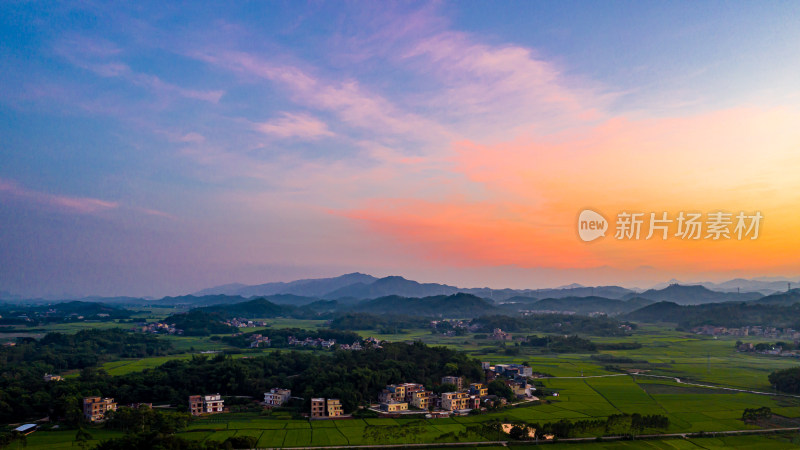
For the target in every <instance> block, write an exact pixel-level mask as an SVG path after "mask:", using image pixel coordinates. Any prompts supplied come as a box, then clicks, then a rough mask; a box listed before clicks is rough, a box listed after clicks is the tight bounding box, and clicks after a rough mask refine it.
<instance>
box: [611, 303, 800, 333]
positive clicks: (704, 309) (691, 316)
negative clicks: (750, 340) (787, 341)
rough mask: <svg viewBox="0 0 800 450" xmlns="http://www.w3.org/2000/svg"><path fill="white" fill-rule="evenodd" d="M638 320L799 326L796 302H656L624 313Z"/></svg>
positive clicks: (689, 324)
mask: <svg viewBox="0 0 800 450" xmlns="http://www.w3.org/2000/svg"><path fill="white" fill-rule="evenodd" d="M624 317H625V318H626V319H627V320H633V321H641V322H649V323H656V322H665V323H676V324H678V325H679V326H680V327H681V328H682V329H690V328H693V327H696V326H701V325H714V326H722V327H743V326H749V325H759V326H771V327H777V328H784V327H790V328H800V303H795V304H793V305H791V306H781V305H773V304H761V303H739V302H724V303H708V304H705V305H683V306H682V305H678V304H676V303H672V302H659V303H655V304H652V305H649V306H645V307H644V308H642V309H639V310H636V311H634V312H632V313H629V314H627V315H625V316H624Z"/></svg>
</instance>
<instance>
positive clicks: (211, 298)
mask: <svg viewBox="0 0 800 450" xmlns="http://www.w3.org/2000/svg"><path fill="white" fill-rule="evenodd" d="M244 301H247V298H245V297H242V296H241V295H223V294H217V295H201V296H195V295H181V296H179V297H164V298H162V299H161V300H153V301H152V302H150V304H152V305H157V306H193V307H197V306H208V305H223V304H233V303H241V302H244Z"/></svg>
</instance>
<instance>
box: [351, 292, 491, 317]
mask: <svg viewBox="0 0 800 450" xmlns="http://www.w3.org/2000/svg"><path fill="white" fill-rule="evenodd" d="M351 309H352V310H353V311H357V312H365V313H373V314H408V315H415V316H434V317H440V316H441V317H464V318H467V317H476V316H480V315H484V314H489V313H494V312H496V311H497V309H496V308H495V307H494V306H493V305H492V304H491V303H489V302H487V301H486V300H484V299H482V298H480V297H476V296H474V295H471V294H462V293H459V294H453V295H437V296H432V297H424V298H407V297H400V296H397V295H392V296H388V297H380V298H376V299H373V300H365V301H363V302H361V303H358V304H356V305H355V306H353V307H352V308H351Z"/></svg>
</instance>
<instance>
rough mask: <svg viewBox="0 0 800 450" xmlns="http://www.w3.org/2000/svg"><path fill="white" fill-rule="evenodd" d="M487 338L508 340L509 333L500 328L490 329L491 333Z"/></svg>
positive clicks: (509, 337) (509, 338)
mask: <svg viewBox="0 0 800 450" xmlns="http://www.w3.org/2000/svg"><path fill="white" fill-rule="evenodd" d="M489 339H493V340H495V341H510V340H511V334H509V333H506V332H505V331H503V330H501V329H500V328H495V329H494V330H492V334H490V335H489Z"/></svg>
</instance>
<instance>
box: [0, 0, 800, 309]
mask: <svg viewBox="0 0 800 450" xmlns="http://www.w3.org/2000/svg"><path fill="white" fill-rule="evenodd" d="M798 55H800V4H799V3H797V2H772V1H770V2H708V1H698V2H657V1H636V2H634V1H609V2H589V1H580V2H571V1H563V2H549V1H520V2H514V1H507V2H478V1H458V2H419V3H417V2H397V3H395V2H369V1H354V2H318V1H312V2H300V1H286V2H281V1H263V2H262V1H259V2H244V1H242V2H229V3H225V4H222V3H219V2H200V1H192V2H174V3H173V2H166V3H165V2H147V1H142V2H127V3H119V2H111V4H109V2H100V1H97V2H94V1H83V2H68V3H56V2H28V1H20V2H18V1H13V0H11V1H5V2H2V4H0V61H2V70H0V292H5V294H4V295H21V296H44V297H78V296H86V295H103V296H111V295H133V296H163V295H176V294H185V293H189V292H194V291H197V290H199V289H202V288H206V287H210V286H215V285H219V284H225V283H232V282H242V283H248V284H258V283H265V282H270V281H288V280H293V279H298V278H314V277H326V276H336V275H340V274H344V273H349V272H355V271H359V272H364V273H370V274H372V275H375V276H387V275H401V276H405V277H407V278H411V279H416V280H419V281H425V282H442V283H448V284H454V285H458V286H463V287H482V286H489V287H498V288H499V287H512V288H543V287H555V286H559V285H565V284H569V283H581V284H585V285H610V284H616V285H623V286H637V287H647V286H650V285H653V284H655V283H660V282H664V281H667V280H670V279H678V280H682V281H722V280H726V279H730V278H735V277H747V278H753V277H791V278H795V279H796V278H797V277H798V275H800V259H798V258H797V255H798V253H799V252H800V236H798V229H800V214H798V213H797V211H796V208H797V207H798V206H800V176H798V168H800V127H799V126H797V124H798V123H800V81H798V80H800V58H798ZM586 209H590V210H592V211H595V212H598V213H599V214H600V215H601V216H602V217H603V218H604V219H606V220H607V222H608V223H607V226H608V231H607V232H606V233H605V236H601V237H600V238H598V239H596V240H593V241H591V242H585V241H583V240H582V239H580V237H579V233H578V227H579V224H578V217H579V214H580V212H581V211H583V210H586ZM716 212H723V213H724V214H730V216H726V217H729V218H731V223H730V224H728V225H726V226H729V229H730V234H729V236H730V237H724V236H723V237H722V238H720V239H713V238H712V237H711V235H710V234H709V235H708V236H707V235H706V231H707V229H708V227H709V226H710V225H709V221H710V220H711V219H710V218H711V215H712V214H715V213H716ZM624 213H642V214H643V216H642V217H643V218H644V219H645V220H644V223H643V225H642V230H643V231H642V234H641V237H640V238H639V239H633V238H625V234H624V233H623V234H622V236H621V237H619V238H618V237H617V236H615V234H616V231H617V227H618V226H620V217H621V216H620V214H624ZM650 213H654V214H656V217H657V218H662V214H667V216H666V217H667V218H668V220H672V222H665V223H668V225H667V227H668V230H667V234H666V239H663V238H661V237H662V233H661V232H660V231H656V233H655V237H651V239H646V238H645V236H646V235H647V234H648V227H649V226H650V220H649V219H651V216H650ZM681 213H686V215H688V214H690V213H692V214H700V216H699V217H700V220H701V221H704V222H703V224H704V225H705V227H706V228H704V229H703V232H702V235H701V236H700V237H699V238H698V239H687V238H685V237H680V236H676V233H677V232H678V230H677V227H678V226H679V225H680V224H679V222H678V217H679V216H680V215H681ZM739 213H742V214H743V216H744V217H745V218H752V217H754V216H755V215H756V213H758V214H759V215H760V216H761V217H762V219H759V220H758V221H757V222H758V225H759V227H758V235H757V236H755V234H754V230H752V229H751V230H749V231H750V234H749V235H748V234H747V233H745V235H744V237H743V238H742V239H738V238H737V236H736V233H735V232H734V231H735V228H734V227H735V226H736V225H737V220H736V218H735V217H736V216H737V215H738V214H739ZM754 221H755V220H754V219H751V220H750V223H752V222H754ZM746 231H747V230H746ZM753 237H756V238H755V239H753Z"/></svg>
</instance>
